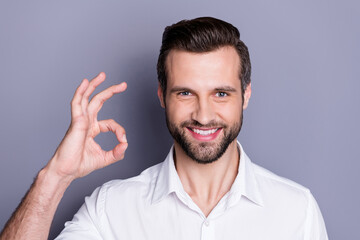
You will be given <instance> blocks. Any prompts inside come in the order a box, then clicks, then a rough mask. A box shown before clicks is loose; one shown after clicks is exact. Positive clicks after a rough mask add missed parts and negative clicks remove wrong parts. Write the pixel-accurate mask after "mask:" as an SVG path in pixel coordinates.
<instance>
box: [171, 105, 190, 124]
mask: <svg viewBox="0 0 360 240" xmlns="http://www.w3.org/2000/svg"><path fill="white" fill-rule="evenodd" d="M166 112H167V116H168V118H169V120H170V121H171V122H178V123H179V122H182V121H185V120H189V116H191V106H189V105H188V104H186V103H183V102H179V101H169V102H167V104H166Z"/></svg>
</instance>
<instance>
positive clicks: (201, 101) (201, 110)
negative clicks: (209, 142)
mask: <svg viewBox="0 0 360 240" xmlns="http://www.w3.org/2000/svg"><path fill="white" fill-rule="evenodd" d="M214 110H215V109H214V106H213V105H212V103H211V101H210V100H209V99H207V98H198V99H197V101H196V102H195V107H194V111H193V112H192V116H191V117H192V119H193V120H195V121H197V122H198V123H200V124H201V125H206V124H208V123H210V122H212V121H213V120H215V111H214Z"/></svg>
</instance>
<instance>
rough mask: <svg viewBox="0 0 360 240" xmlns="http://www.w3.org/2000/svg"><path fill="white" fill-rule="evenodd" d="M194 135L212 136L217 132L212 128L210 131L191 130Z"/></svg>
mask: <svg viewBox="0 0 360 240" xmlns="http://www.w3.org/2000/svg"><path fill="white" fill-rule="evenodd" d="M192 130H193V131H194V132H195V133H197V134H200V135H202V136H207V135H209V134H213V133H214V132H216V131H217V130H218V128H214V129H211V130H206V131H204V130H200V129H196V128H193V129H192Z"/></svg>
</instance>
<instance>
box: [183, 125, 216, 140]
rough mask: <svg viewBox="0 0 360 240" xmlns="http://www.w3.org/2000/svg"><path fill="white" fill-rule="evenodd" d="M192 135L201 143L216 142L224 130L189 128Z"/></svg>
mask: <svg viewBox="0 0 360 240" xmlns="http://www.w3.org/2000/svg"><path fill="white" fill-rule="evenodd" d="M187 129H188V130H189V132H190V133H191V135H192V136H193V137H194V138H195V139H196V140H199V141H212V140H214V139H215V138H216V137H217V136H218V135H219V133H220V132H221V130H222V128H208V129H200V128H192V127H187Z"/></svg>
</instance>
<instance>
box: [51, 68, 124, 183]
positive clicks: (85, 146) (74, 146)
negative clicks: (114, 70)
mask: <svg viewBox="0 0 360 240" xmlns="http://www.w3.org/2000/svg"><path fill="white" fill-rule="evenodd" d="M104 80H105V73H103V72H101V73H100V74H99V75H98V76H97V77H95V78H94V79H92V80H91V81H90V82H89V81H88V80H87V79H84V80H83V81H82V83H81V84H80V86H79V87H78V88H77V90H76V92H75V94H74V97H73V99H72V102H71V124H70V127H69V129H68V131H67V133H66V135H65V137H64V139H63V140H62V142H61V143H60V145H59V147H58V149H57V150H56V152H55V154H54V157H53V158H52V159H51V161H50V162H49V163H48V165H47V166H46V167H45V168H47V170H49V171H50V172H52V173H54V174H56V175H57V176H59V177H61V178H67V177H69V178H70V179H71V180H73V179H75V178H79V177H83V176H85V175H87V174H89V173H90V172H92V171H94V170H96V169H99V168H103V167H105V166H108V165H110V164H112V163H114V162H116V161H118V160H121V159H123V158H124V154H125V150H126V148H127V146H128V144H127V140H126V136H125V130H124V128H123V127H121V126H120V125H119V124H118V123H116V122H115V121H114V120H113V119H108V120H101V121H98V120H97V115H98V112H99V111H100V109H101V107H102V106H103V104H104V103H105V101H106V100H108V99H109V98H111V97H112V96H113V95H114V94H116V93H120V92H123V91H125V89H126V87H127V85H126V83H125V82H123V83H121V84H118V85H113V86H111V87H109V88H107V89H105V90H104V91H102V92H100V93H98V94H97V95H95V96H94V97H93V98H92V99H91V101H90V102H89V97H90V95H91V94H92V93H93V92H94V90H95V88H96V87H97V86H99V85H100V84H101V83H102V82H103V81H104ZM108 131H112V132H113V133H114V134H115V135H116V138H117V139H118V141H119V142H120V143H119V144H118V145H116V146H115V147H114V149H112V150H110V151H104V150H103V149H102V148H101V147H100V145H99V144H97V143H96V142H95V140H94V138H95V137H96V136H97V135H98V134H99V133H100V132H108Z"/></svg>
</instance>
